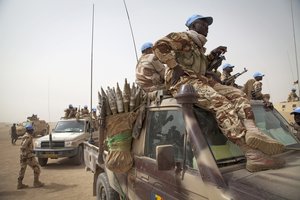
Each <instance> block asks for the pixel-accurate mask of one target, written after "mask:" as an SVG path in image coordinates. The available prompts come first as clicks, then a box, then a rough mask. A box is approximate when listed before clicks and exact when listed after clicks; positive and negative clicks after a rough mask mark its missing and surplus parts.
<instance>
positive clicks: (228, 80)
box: [222, 68, 248, 85]
mask: <svg viewBox="0 0 300 200" xmlns="http://www.w3.org/2000/svg"><path fill="white" fill-rule="evenodd" d="M247 71H248V70H247V69H246V68H244V71H242V72H239V73H236V74H234V75H232V76H230V77H229V78H227V79H225V80H223V81H222V84H223V85H230V84H231V83H232V81H233V80H235V79H236V78H237V77H239V76H240V75H242V74H244V73H246V72H247Z"/></svg>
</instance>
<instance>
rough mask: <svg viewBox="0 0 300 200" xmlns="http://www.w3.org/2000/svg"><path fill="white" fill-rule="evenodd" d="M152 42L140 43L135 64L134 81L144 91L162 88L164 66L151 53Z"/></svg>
mask: <svg viewBox="0 0 300 200" xmlns="http://www.w3.org/2000/svg"><path fill="white" fill-rule="evenodd" d="M152 47H153V44H152V43H150V42H147V43H145V44H143V45H142V47H141V52H142V56H141V57H140V59H139V61H138V63H137V65H136V70H135V71H136V83H137V85H139V86H140V87H141V88H142V89H143V90H144V91H145V92H152V91H154V90H158V89H164V88H165V85H164V75H165V66H164V65H163V64H162V63H161V62H160V61H159V60H158V59H157V57H156V56H155V55H154V54H153V50H152Z"/></svg>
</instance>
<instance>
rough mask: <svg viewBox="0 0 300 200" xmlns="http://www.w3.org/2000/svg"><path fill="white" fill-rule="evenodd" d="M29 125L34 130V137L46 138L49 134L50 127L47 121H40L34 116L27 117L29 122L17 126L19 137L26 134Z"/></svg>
mask: <svg viewBox="0 0 300 200" xmlns="http://www.w3.org/2000/svg"><path fill="white" fill-rule="evenodd" d="M27 124H31V125H32V126H33V128H34V132H33V134H34V137H37V136H44V135H47V134H49V129H50V126H49V124H48V123H47V122H46V121H45V120H40V119H39V118H38V117H37V115H34V114H33V115H32V116H31V117H27V120H26V121H24V122H22V123H18V124H16V130H17V135H18V137H20V136H23V135H24V134H25V132H26V130H25V127H26V125H27Z"/></svg>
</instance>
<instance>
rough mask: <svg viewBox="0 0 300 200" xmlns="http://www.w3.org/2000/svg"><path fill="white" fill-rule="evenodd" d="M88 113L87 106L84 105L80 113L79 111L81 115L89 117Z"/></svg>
mask: <svg viewBox="0 0 300 200" xmlns="http://www.w3.org/2000/svg"><path fill="white" fill-rule="evenodd" d="M89 113H90V111H89V109H88V106H87V105H85V106H84V107H83V109H82V111H81V114H82V115H89Z"/></svg>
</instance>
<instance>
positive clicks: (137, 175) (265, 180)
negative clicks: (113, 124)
mask: <svg viewBox="0 0 300 200" xmlns="http://www.w3.org/2000/svg"><path fill="white" fill-rule="evenodd" d="M180 95H181V96H180V97H179V96H178V98H176V99H175V98H173V97H171V96H168V95H164V96H161V97H159V98H158V99H159V100H158V101H155V102H154V101H153V102H150V103H148V104H147V106H146V111H145V118H144V120H143V121H142V122H141V121H139V120H137V122H136V123H139V127H140V129H139V132H138V133H137V135H135V138H134V139H133V142H132V146H131V153H132V155H133V160H134V162H133V166H132V168H131V169H130V170H129V171H128V172H126V173H116V172H113V171H111V170H109V169H108V168H107V166H106V163H103V162H101V160H105V159H106V158H107V156H108V151H107V150H104V152H103V154H102V153H101V151H100V150H99V149H100V148H99V144H105V143H103V142H100V143H99V144H96V145H94V144H89V143H88V142H85V143H84V161H85V165H86V169H88V170H90V171H92V172H93V173H94V177H93V185H92V187H93V195H96V196H97V199H98V200H99V199H110V200H114V199H172V200H174V199H178V200H186V199H195V200H197V199H216V200H220V199H249V200H250V199H251V200H252V199H299V196H300V190H299V188H300V174H299V171H300V159H299V158H300V151H299V150H300V144H299V141H298V139H297V138H295V136H294V135H293V134H292V133H291V131H290V126H289V123H288V122H287V121H286V120H285V119H284V118H283V117H282V116H281V115H280V113H278V111H277V110H276V109H272V108H270V107H266V106H265V104H263V103H262V101H251V106H252V109H253V112H254V115H255V119H256V121H255V122H256V124H257V126H258V128H260V129H261V130H262V131H263V133H265V134H267V135H269V136H271V137H272V138H274V139H276V140H278V141H280V142H282V143H283V144H284V145H285V146H286V151H285V152H284V153H282V154H280V155H277V156H279V157H282V158H284V159H285V160H286V166H285V167H284V168H281V169H276V170H266V171H260V172H256V173H251V172H249V171H247V170H246V169H245V162H246V158H245V157H244V155H243V153H242V151H241V150H240V149H239V147H238V146H236V145H235V144H233V143H232V142H230V141H229V140H228V139H227V138H226V137H225V136H224V135H223V134H222V132H221V131H220V129H219V128H218V125H217V123H216V120H215V118H214V115H213V114H212V113H211V112H209V111H207V110H204V109H202V108H200V107H197V106H195V105H194V104H193V101H191V98H192V97H191V94H188V93H187V94H186V93H182V94H180ZM170 116H172V117H171V118H172V120H169V121H168V122H167V123H164V122H165V121H166V119H167V118H169V117H170ZM178 133H180V134H178ZM100 134H101V132H100V131H99V138H102V137H101V135H100ZM105 149H106V148H105ZM102 158H103V159H102Z"/></svg>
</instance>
